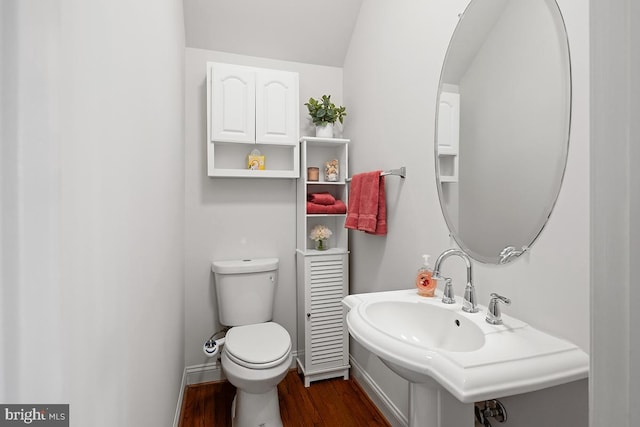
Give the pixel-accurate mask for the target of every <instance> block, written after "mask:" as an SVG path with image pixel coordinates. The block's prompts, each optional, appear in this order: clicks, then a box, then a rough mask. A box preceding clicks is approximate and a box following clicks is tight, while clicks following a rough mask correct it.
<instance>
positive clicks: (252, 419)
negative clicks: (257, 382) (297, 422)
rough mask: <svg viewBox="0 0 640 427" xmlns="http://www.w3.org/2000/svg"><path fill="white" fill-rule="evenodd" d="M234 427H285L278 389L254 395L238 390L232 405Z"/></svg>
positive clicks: (274, 388)
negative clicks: (281, 415)
mask: <svg viewBox="0 0 640 427" xmlns="http://www.w3.org/2000/svg"><path fill="white" fill-rule="evenodd" d="M231 419H232V425H233V427H283V426H282V418H281V417H280V403H279V401H278V388H277V387H273V388H272V389H271V390H269V391H267V392H266V393H261V394H252V393H247V392H246V391H242V390H237V391H236V396H235V397H234V398H233V404H232V405H231Z"/></svg>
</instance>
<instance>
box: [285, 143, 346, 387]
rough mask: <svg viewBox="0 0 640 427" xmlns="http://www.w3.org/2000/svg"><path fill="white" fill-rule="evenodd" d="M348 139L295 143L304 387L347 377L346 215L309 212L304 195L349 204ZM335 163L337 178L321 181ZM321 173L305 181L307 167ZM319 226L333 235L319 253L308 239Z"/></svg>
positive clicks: (300, 350)
mask: <svg viewBox="0 0 640 427" xmlns="http://www.w3.org/2000/svg"><path fill="white" fill-rule="evenodd" d="M349 142H350V141H349V140H348V139H338V138H316V137H303V138H302V139H301V140H300V154H301V156H300V157H301V160H300V163H301V176H300V179H298V186H297V215H296V223H297V237H296V238H297V248H298V249H297V253H296V258H297V279H298V285H297V287H298V289H297V291H298V295H297V305H298V349H297V350H298V356H297V365H298V370H299V371H300V372H301V373H302V374H304V378H305V386H306V387H309V385H310V384H311V382H312V381H316V380H322V379H327V378H334V377H340V376H342V377H343V378H344V379H348V378H349V368H350V365H349V333H348V330H347V327H346V324H345V321H344V316H345V311H344V309H343V308H342V299H343V298H344V297H345V296H346V295H348V293H349V245H348V243H349V242H348V236H349V235H348V232H347V229H345V228H344V221H345V218H346V214H308V213H307V197H308V195H309V194H311V193H321V192H328V193H330V194H331V195H333V197H334V198H336V199H339V200H342V201H343V202H344V203H345V205H348V194H349V189H348V185H347V181H346V179H347V177H348V176H349V175H348V173H349V158H348V152H349ZM333 159H337V160H338V163H339V176H338V180H337V181H335V182H329V181H325V180H324V164H325V162H327V161H330V160H333ZM309 167H317V168H319V169H320V174H319V180H318V181H309V180H308V176H307V168H309ZM318 224H324V225H326V226H327V227H329V229H330V230H331V231H332V232H333V234H332V236H331V238H330V239H329V249H328V250H324V251H318V250H316V249H315V243H314V242H313V241H312V240H311V239H310V238H309V234H310V233H311V230H312V229H313V227H315V226H316V225H318Z"/></svg>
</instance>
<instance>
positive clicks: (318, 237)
mask: <svg viewBox="0 0 640 427" xmlns="http://www.w3.org/2000/svg"><path fill="white" fill-rule="evenodd" d="M332 234H333V233H332V232H331V230H329V227H327V226H326V225H322V224H319V225H316V226H315V227H313V230H311V234H309V238H310V239H311V240H313V241H314V242H316V250H318V251H326V250H327V249H329V244H328V240H329V237H331V235H332Z"/></svg>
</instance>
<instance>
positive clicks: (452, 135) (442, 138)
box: [438, 92, 460, 182]
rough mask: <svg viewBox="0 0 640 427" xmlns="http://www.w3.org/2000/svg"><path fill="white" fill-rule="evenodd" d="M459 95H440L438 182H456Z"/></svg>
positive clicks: (448, 93) (444, 93) (458, 151)
mask: <svg viewBox="0 0 640 427" xmlns="http://www.w3.org/2000/svg"><path fill="white" fill-rule="evenodd" d="M459 140H460V94H459V93H453V92H442V93H440V104H439V110H438V166H439V170H440V182H458V168H459V167H458V163H459V157H460V156H459V154H460V149H459Z"/></svg>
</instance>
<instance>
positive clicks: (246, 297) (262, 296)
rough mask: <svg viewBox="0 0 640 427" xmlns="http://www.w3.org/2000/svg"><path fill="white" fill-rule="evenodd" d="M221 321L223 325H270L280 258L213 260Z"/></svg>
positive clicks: (212, 266)
mask: <svg viewBox="0 0 640 427" xmlns="http://www.w3.org/2000/svg"><path fill="white" fill-rule="evenodd" d="M211 270H212V271H213V273H214V275H215V285H216V299H217V300H218V318H219V320H220V323H221V324H223V325H224V326H242V325H249V324H252V323H263V322H268V321H270V320H271V319H272V318H273V303H274V299H275V296H276V285H277V284H278V258H257V259H243V260H232V261H214V262H213V263H212V264H211Z"/></svg>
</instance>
